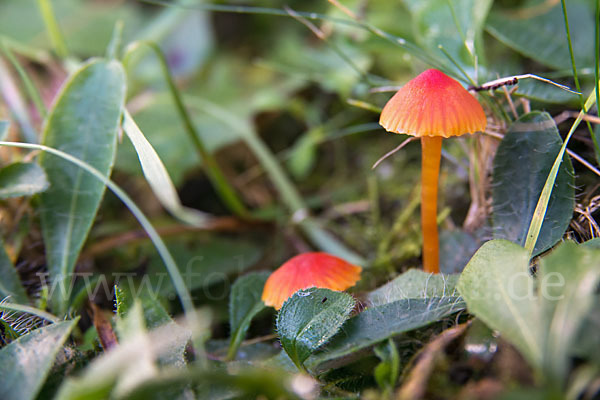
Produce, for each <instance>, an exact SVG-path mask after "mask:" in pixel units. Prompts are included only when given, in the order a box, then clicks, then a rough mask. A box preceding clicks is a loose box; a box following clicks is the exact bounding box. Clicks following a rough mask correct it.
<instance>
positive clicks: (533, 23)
mask: <svg viewBox="0 0 600 400" xmlns="http://www.w3.org/2000/svg"><path fill="white" fill-rule="evenodd" d="M548 3H549V2H548ZM566 3H567V13H568V16H569V21H570V24H569V28H570V31H571V41H572V43H573V52H574V55H575V62H576V63H577V67H578V68H582V67H591V66H592V65H594V40H593V37H594V16H593V12H592V10H591V7H590V2H589V1H586V0H569V1H567V2H566ZM549 4H550V3H549ZM551 4H552V6H551V7H543V6H542V7H540V6H538V7H529V8H521V9H520V10H513V11H510V12H508V11H504V10H494V11H492V12H491V13H490V15H489V17H488V19H487V25H486V29H487V31H488V32H489V33H490V34H491V35H492V36H494V37H495V38H496V39H498V40H500V41H501V42H503V43H504V44H506V45H507V46H509V47H511V48H513V49H514V50H516V51H518V52H520V53H522V54H523V55H525V56H527V57H530V58H532V59H533V60H536V61H538V62H540V63H542V64H545V65H547V66H549V67H553V68H556V69H567V70H570V69H571V58H570V56H569V48H568V44H567V35H566V31H565V23H564V17H563V13H562V7H561V4H560V2H558V1H556V2H552V3H551Z"/></svg>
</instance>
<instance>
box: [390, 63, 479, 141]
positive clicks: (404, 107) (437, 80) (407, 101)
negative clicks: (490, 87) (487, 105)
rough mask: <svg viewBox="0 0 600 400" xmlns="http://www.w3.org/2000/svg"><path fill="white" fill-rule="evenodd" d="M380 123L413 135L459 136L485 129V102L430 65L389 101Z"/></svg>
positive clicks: (392, 130)
mask: <svg viewBox="0 0 600 400" xmlns="http://www.w3.org/2000/svg"><path fill="white" fill-rule="evenodd" d="M379 124H380V125H381V126H383V127H384V128H385V130H387V131H388V132H394V133H404V134H407V135H412V136H417V137H420V136H442V137H450V136H459V135H462V134H465V133H474V132H477V131H483V130H484V129H485V126H486V118H485V113H484V112H483V108H482V107H481V104H479V102H478V101H477V99H475V97H473V96H472V95H471V94H470V93H469V92H468V91H467V90H466V89H465V88H463V87H462V86H461V84H460V83H458V82H457V81H456V80H454V79H452V78H450V77H449V76H448V75H446V74H444V73H443V72H441V71H438V70H437V69H428V70H427V71H425V72H423V73H422V74H420V75H419V76H417V77H416V78H414V79H412V80H411V81H409V82H408V83H406V84H405V85H404V86H403V87H402V88H401V89H400V90H398V92H397V93H396V94H395V95H394V96H393V97H392V98H391V99H390V100H389V101H388V102H387V104H386V105H385V107H384V108H383V111H382V112H381V117H380V119H379Z"/></svg>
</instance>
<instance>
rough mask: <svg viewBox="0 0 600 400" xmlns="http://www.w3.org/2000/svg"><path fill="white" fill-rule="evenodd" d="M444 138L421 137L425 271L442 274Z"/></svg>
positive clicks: (422, 226)
mask: <svg viewBox="0 0 600 400" xmlns="http://www.w3.org/2000/svg"><path fill="white" fill-rule="evenodd" d="M441 156H442V138H441V137H440V136H423V137H421V157H422V158H421V229H422V230H423V270H424V271H425V272H430V273H434V274H437V273H438V272H440V265H439V264H440V255H439V239H438V228H437V195H438V177H439V173H440V159H441Z"/></svg>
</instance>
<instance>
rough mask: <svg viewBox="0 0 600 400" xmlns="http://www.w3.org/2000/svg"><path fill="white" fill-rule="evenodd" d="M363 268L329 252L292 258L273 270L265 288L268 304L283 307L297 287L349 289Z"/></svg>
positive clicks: (266, 302) (277, 307) (278, 307)
mask: <svg viewBox="0 0 600 400" xmlns="http://www.w3.org/2000/svg"><path fill="white" fill-rule="evenodd" d="M361 270H362V268H361V267H358V266H356V265H352V264H350V263H348V262H346V261H344V260H342V259H341V258H338V257H335V256H332V255H330V254H327V253H304V254H300V255H297V256H295V257H292V258H291V259H289V260H288V261H287V262H285V263H284V264H283V265H282V266H281V267H279V268H278V269H277V270H276V271H274V272H273V273H272V274H271V276H269V279H267V282H266V283H265V287H264V289H263V294H262V300H263V301H264V303H265V304H266V305H267V306H272V307H275V308H276V309H277V310H279V309H280V308H281V306H282V305H283V303H284V302H285V301H286V300H287V299H288V298H289V297H290V296H291V295H293V294H294V293H296V292H297V291H298V290H302V289H308V288H311V287H318V288H325V289H331V290H337V291H341V290H346V289H348V288H349V287H352V286H354V284H355V283H356V282H358V280H359V279H360V272H361Z"/></svg>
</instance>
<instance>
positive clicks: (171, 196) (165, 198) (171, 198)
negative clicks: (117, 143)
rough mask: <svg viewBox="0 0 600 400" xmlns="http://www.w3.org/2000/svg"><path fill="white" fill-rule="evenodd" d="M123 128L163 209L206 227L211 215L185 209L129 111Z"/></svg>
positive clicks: (165, 171)
mask: <svg viewBox="0 0 600 400" xmlns="http://www.w3.org/2000/svg"><path fill="white" fill-rule="evenodd" d="M122 126H123V131H125V134H126V135H127V137H128V138H129V140H130V141H131V143H132V144H133V147H134V148H135V151H136V153H137V155H138V158H139V160H140V165H141V166H142V172H143V173H144V176H145V177H146V181H147V182H148V184H149V185H150V187H151V188H152V191H153V192H154V195H155V196H156V198H157V199H158V200H159V201H160V203H161V204H162V205H163V207H165V208H166V209H167V210H168V211H169V212H170V213H171V214H173V216H175V217H176V218H179V219H180V220H182V221H184V222H186V223H188V224H191V225H194V226H205V225H206V223H207V222H208V220H209V218H210V215H208V214H206V213H203V212H201V211H198V210H194V209H191V208H187V207H184V206H183V205H182V204H181V200H180V199H179V195H178V194H177V189H175V185H174V184H173V181H171V178H170V177H169V172H168V171H167V169H166V168H165V166H164V164H163V163H162V161H161V159H160V157H159V156H158V154H157V153H156V151H155V150H154V148H153V147H152V145H151V144H150V142H149V141H148V139H146V137H145V136H144V134H143V133H142V131H141V130H140V128H139V127H138V126H137V124H136V123H135V121H134V120H133V118H132V116H131V115H130V114H129V112H128V111H127V110H125V112H124V114H123V123H122Z"/></svg>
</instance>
